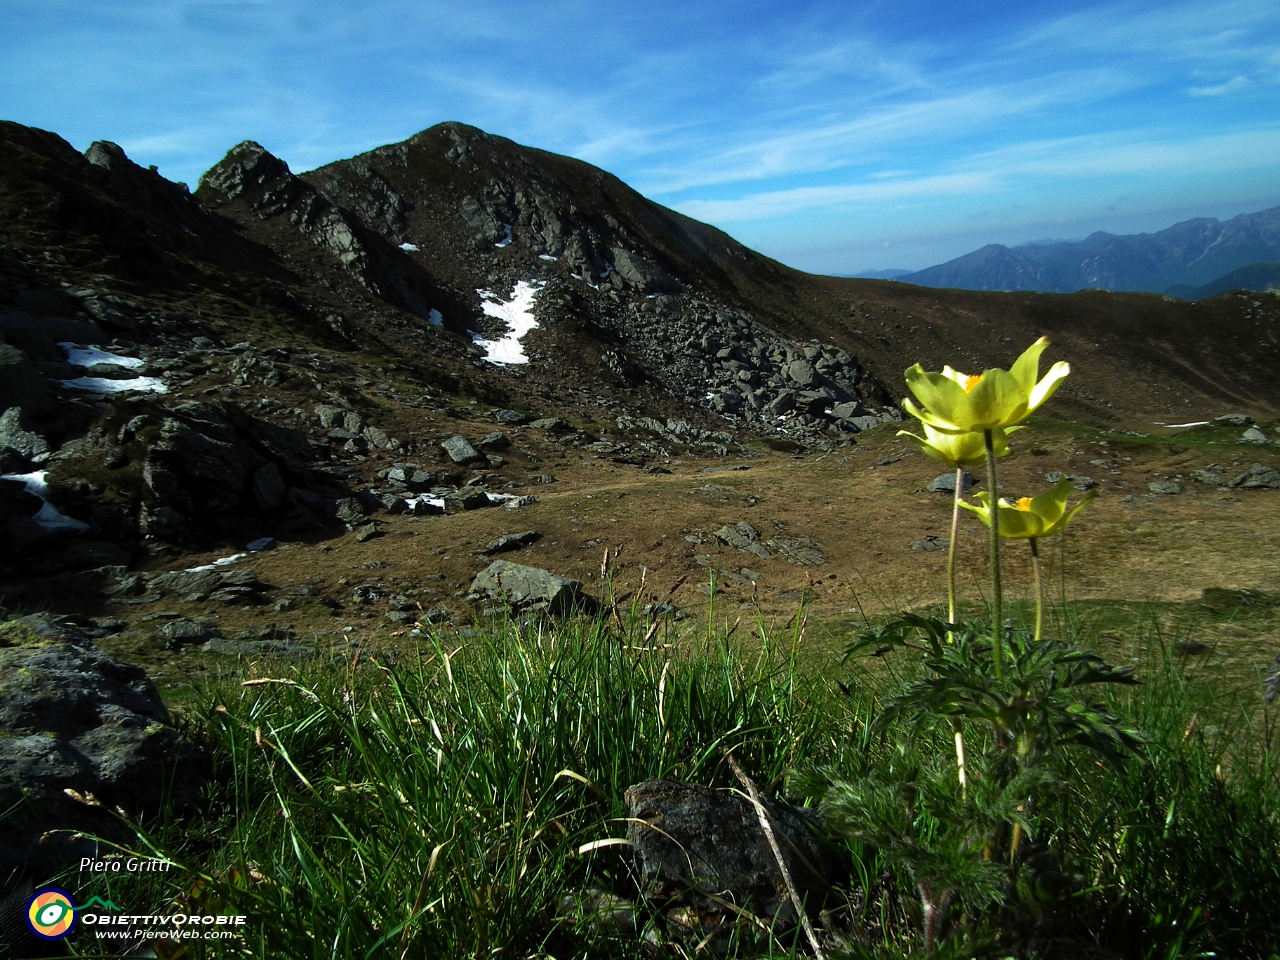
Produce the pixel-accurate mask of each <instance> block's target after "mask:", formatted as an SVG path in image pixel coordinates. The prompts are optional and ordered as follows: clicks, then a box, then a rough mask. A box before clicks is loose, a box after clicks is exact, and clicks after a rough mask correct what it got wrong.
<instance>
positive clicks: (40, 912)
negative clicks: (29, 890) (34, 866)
mask: <svg viewBox="0 0 1280 960" xmlns="http://www.w3.org/2000/svg"><path fill="white" fill-rule="evenodd" d="M27 922H28V923H29V924H31V929H32V930H33V931H34V932H35V935H36V936H37V937H44V939H46V940H61V939H62V938H63V937H65V936H66V935H67V934H68V933H70V932H71V931H72V929H73V928H74V927H75V925H76V902H75V901H74V900H72V899H71V894H69V893H67V892H66V891H65V890H59V889H58V888H57V887H45V888H44V889H43V890H37V891H36V894H35V896H33V897H32V898H31V899H30V900H28V901H27Z"/></svg>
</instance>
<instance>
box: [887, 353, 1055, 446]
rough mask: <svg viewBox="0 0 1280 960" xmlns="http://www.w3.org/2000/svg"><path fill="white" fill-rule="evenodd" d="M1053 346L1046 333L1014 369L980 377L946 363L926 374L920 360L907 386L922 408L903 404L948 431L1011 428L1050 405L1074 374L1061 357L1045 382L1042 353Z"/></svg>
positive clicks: (921, 418) (910, 372) (909, 374)
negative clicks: (1045, 405)
mask: <svg viewBox="0 0 1280 960" xmlns="http://www.w3.org/2000/svg"><path fill="white" fill-rule="evenodd" d="M1048 345H1049V340H1048V338H1046V337H1041V338H1040V339H1039V340H1037V341H1036V342H1035V343H1033V344H1032V345H1031V346H1030V347H1028V348H1027V349H1026V351H1024V352H1023V354H1022V356H1020V357H1019V358H1018V359H1017V360H1015V361H1014V363H1013V366H1012V367H1011V368H1010V369H1008V370H1000V369H995V370H984V371H983V372H982V373H980V374H977V375H975V376H970V375H969V374H965V373H960V372H959V371H958V370H953V369H952V368H951V367H943V368H942V372H941V373H926V372H925V370H924V369H923V368H922V367H921V366H920V364H918V363H917V364H915V365H914V366H912V367H910V368H908V369H907V371H906V378H907V387H908V388H909V389H910V390H911V392H912V393H914V394H915V395H916V399H917V400H918V401H920V404H921V407H917V406H916V405H915V404H914V403H912V402H911V401H910V400H904V401H903V402H902V406H903V408H904V409H905V410H906V411H907V413H909V414H911V415H912V416H913V417H915V418H916V419H917V420H919V421H921V422H922V423H927V424H929V425H930V426H932V427H934V428H935V429H937V430H939V431H941V432H943V433H981V432H982V431H984V430H998V429H1007V428H1009V427H1012V426H1013V425H1014V424H1016V423H1019V422H1021V421H1022V420H1023V419H1025V418H1026V417H1027V415H1028V414H1030V413H1031V412H1032V411H1034V410H1035V409H1036V408H1037V407H1039V406H1040V404H1042V403H1044V402H1045V401H1046V400H1048V399H1049V398H1050V397H1051V396H1053V394H1054V392H1055V391H1056V390H1057V389H1058V386H1059V385H1060V384H1061V383H1062V381H1063V379H1064V378H1065V377H1066V376H1067V374H1068V373H1070V372H1071V367H1070V366H1069V365H1068V364H1067V363H1066V362H1064V361H1062V360H1059V361H1058V362H1057V363H1055V364H1054V365H1053V366H1052V367H1050V368H1049V372H1048V373H1047V374H1045V375H1044V378H1043V379H1041V380H1040V381H1039V382H1037V381H1036V377H1037V376H1038V375H1039V373H1040V354H1042V353H1043V352H1044V348H1045V347H1047V346H1048Z"/></svg>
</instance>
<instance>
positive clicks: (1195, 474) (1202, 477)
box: [1191, 463, 1227, 487]
mask: <svg viewBox="0 0 1280 960" xmlns="http://www.w3.org/2000/svg"><path fill="white" fill-rule="evenodd" d="M1191 479H1192V480H1194V481H1196V483H1204V484H1207V485H1209V486H1211V487H1225V486H1226V485H1227V478H1226V477H1225V476H1223V474H1222V468H1221V467H1220V466H1218V465H1217V464H1216V463H1215V464H1210V465H1209V466H1208V467H1206V468H1205V469H1203V470H1192V471H1191Z"/></svg>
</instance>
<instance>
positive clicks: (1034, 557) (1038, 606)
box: [1029, 537, 1044, 643]
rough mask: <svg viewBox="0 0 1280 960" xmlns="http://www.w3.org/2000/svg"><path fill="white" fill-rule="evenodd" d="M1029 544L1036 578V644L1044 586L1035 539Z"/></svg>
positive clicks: (1032, 568) (1041, 622) (1041, 612)
mask: <svg viewBox="0 0 1280 960" xmlns="http://www.w3.org/2000/svg"><path fill="white" fill-rule="evenodd" d="M1029 542H1030V544H1031V570H1032V572H1033V573H1034V574H1035V578H1036V642H1037V643H1039V641H1040V630H1041V627H1043V626H1044V585H1043V584H1042V583H1041V582H1040V547H1039V546H1038V545H1037V543H1036V538H1035V537H1032V538H1031V540H1030V541H1029Z"/></svg>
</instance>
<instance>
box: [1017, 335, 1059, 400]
mask: <svg viewBox="0 0 1280 960" xmlns="http://www.w3.org/2000/svg"><path fill="white" fill-rule="evenodd" d="M1047 346H1049V338H1048V337H1041V338H1040V339H1039V340H1037V341H1036V342H1035V343H1033V344H1032V345H1031V346H1029V347H1027V349H1025V350H1023V351H1022V356H1020V357H1018V359H1017V360H1015V361H1013V366H1012V367H1010V368H1009V372H1010V373H1011V374H1013V378H1014V379H1015V380H1017V381H1018V383H1019V385H1020V386H1021V387H1022V389H1023V391H1024V392H1026V393H1028V394H1029V393H1031V388H1032V387H1034V386H1035V382H1036V377H1038V376H1039V375H1040V354H1042V353H1044V351H1045V348H1046V347H1047Z"/></svg>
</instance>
